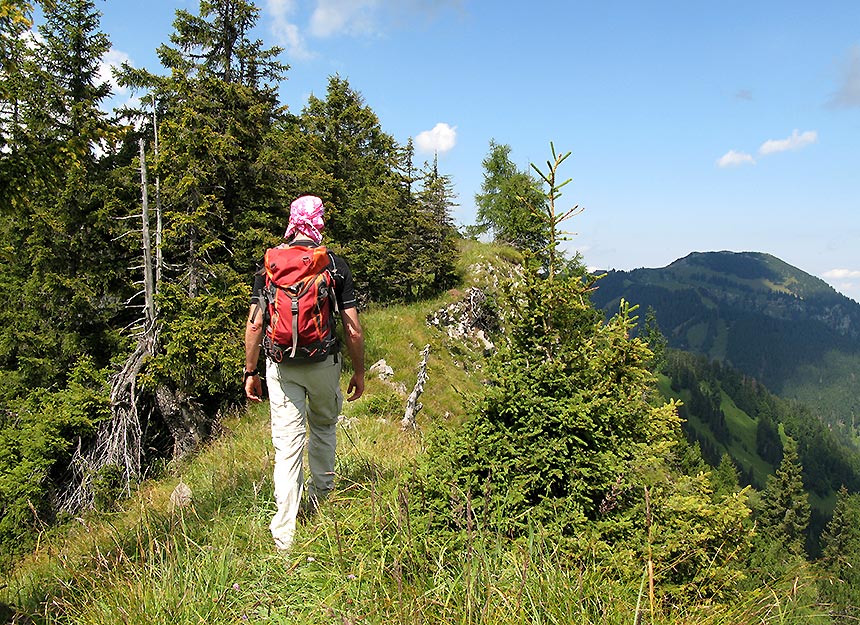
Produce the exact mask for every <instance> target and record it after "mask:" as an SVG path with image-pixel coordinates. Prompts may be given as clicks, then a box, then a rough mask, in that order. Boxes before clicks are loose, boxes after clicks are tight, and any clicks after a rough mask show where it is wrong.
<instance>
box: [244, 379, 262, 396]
mask: <svg viewBox="0 0 860 625" xmlns="http://www.w3.org/2000/svg"><path fill="white" fill-rule="evenodd" d="M262 394H263V385H262V383H261V382H260V376H259V375H252V376H250V377H248V378H247V379H246V380H245V397H247V398H248V399H250V400H251V401H255V402H256V401H263V400H262V399H261V398H260V395H262Z"/></svg>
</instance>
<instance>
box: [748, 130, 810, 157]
mask: <svg viewBox="0 0 860 625" xmlns="http://www.w3.org/2000/svg"><path fill="white" fill-rule="evenodd" d="M817 141H818V133H817V132H816V131H814V130H807V131H806V132H804V133H800V132H798V131H797V130H795V131H794V132H792V133H791V136H790V137H788V138H787V139H768V140H767V141H765V142H764V143H762V144H761V147H760V148H759V149H758V153H759V154H762V155H767V154H776V153H777V152H787V151H789V150H799V149H800V148H804V147H806V146H807V145H811V144H813V143H816V142H817Z"/></svg>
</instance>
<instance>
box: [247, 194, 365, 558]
mask: <svg viewBox="0 0 860 625" xmlns="http://www.w3.org/2000/svg"><path fill="white" fill-rule="evenodd" d="M324 227H325V222H324V219H323V203H322V200H321V199H320V198H318V197H315V196H311V195H305V196H302V197H299V198H297V199H296V200H295V201H293V202H292V204H291V205H290V221H289V225H288V227H287V231H286V233H285V234H284V239H286V241H285V242H284V243H283V244H282V245H280V246H279V247H278V248H274V249H275V250H289V251H287V252H274V251H273V250H268V251H267V253H266V261H265V263H264V264H265V267H264V269H265V270H264V271H258V272H257V273H256V274H255V279H254V289H253V293H252V296H251V309H250V312H249V314H248V320H247V323H246V326H245V370H244V378H245V380H244V382H245V396H246V397H247V398H248V400H250V401H252V402H259V401H261V400H262V382H261V379H260V375H259V372H258V371H257V363H258V362H259V357H260V350H261V348H263V349H264V350H265V351H266V386H267V388H268V392H269V403H270V411H271V427H272V444H273V447H274V450H275V466H274V473H273V481H274V485H275V502H276V504H277V511H276V512H275V515H274V516H273V517H272V520H271V523H270V525H269V529H270V530H271V532H272V537H273V538H274V541H275V545H276V546H277V548H278V549H279V550H282V551H286V550H289V549H290V547H291V546H292V544H293V539H294V536H295V532H296V517H297V515H298V512H299V506H300V504H301V500H302V493H303V490H304V482H305V479H304V470H303V456H304V449H305V442H306V441H307V450H308V466H309V468H310V471H311V478H312V479H311V487H310V493H309V500H310V503H311V505H312V506H316V505H318V504H319V502H321V501H323V500H325V498H326V497H327V496H328V494H329V492H330V491H331V490H332V488H333V486H334V463H335V449H336V445H337V441H336V428H337V420H338V416H339V415H340V410H341V407H342V405H343V395H342V393H341V390H340V371H341V361H342V357H341V355H340V354H339V351H340V345H339V341H338V340H337V338H336V337H335V336H332V338H331V340H329V341H324V342H323V343H322V344H323V345H324V346H323V347H321V348H320V349H314V350H312V357H310V356H308V354H310V353H311V350H305V352H307V353H306V354H304V357H303V354H302V352H301V350H300V349H297V344H296V342H295V341H294V342H293V345H292V349H290V347H291V346H289V345H287V346H286V348H283V347H281V346H278V345H276V344H274V343H273V341H272V339H271V337H272V335H273V329H272V323H273V319H272V318H270V315H269V314H267V311H268V310H269V303H268V302H269V301H271V300H272V299H273V297H274V295H273V294H274V293H276V289H275V288H274V287H272V286H271V282H272V278H271V276H272V275H273V273H275V271H276V270H277V269H276V267H275V265H276V264H277V263H280V264H287V260H284V262H282V263H281V261H280V260H279V261H274V260H271V258H276V257H277V258H279V259H280V258H284V259H289V258H291V257H293V256H294V255H295V254H298V255H300V256H299V257H298V258H299V259H300V260H299V266H300V265H301V262H302V261H304V263H305V264H308V263H309V260H308V259H309V258H311V257H313V258H317V257H318V256H320V254H322V253H323V252H324V253H325V255H326V256H327V257H328V260H329V261H330V262H329V266H328V269H327V271H329V273H330V275H331V278H332V279H333V282H334V294H335V301H336V304H337V306H336V310H337V311H339V316H340V318H341V322H342V323H343V328H344V332H343V335H344V341H345V342H346V350H347V354H348V355H349V359H350V361H351V363H352V368H353V375H352V377H351V378H350V380H349V383H348V385H347V400H348V401H354V400H356V399H358V398H359V397H361V395H362V393H364V334H363V332H362V328H361V323H360V322H359V318H358V310H357V308H356V298H355V287H354V285H353V280H352V272H351V270H350V268H349V265H348V264H347V263H346V261H345V260H344V259H343V258H341V257H340V256H338V255H336V254H333V253H331V252H328V251H327V250H325V248H323V247H322V236H323V230H324ZM315 251H316V252H317V253H316V254H314V252H315ZM276 254H277V256H276ZM270 257H271V258H270ZM323 262H325V259H323ZM267 275H269V278H268V279H267ZM267 293H268V295H267ZM267 298H268V299H267ZM294 301H295V300H294ZM332 304H334V302H332ZM331 308H334V306H332V307H331ZM293 310H297V308H296V307H295V304H294V308H293ZM329 314H332V315H334V314H335V313H334V312H333V311H332V312H331V313H329ZM294 317H295V313H294ZM331 322H332V323H333V320H331ZM317 325H319V324H317ZM295 328H296V325H295V322H293V332H294V334H298V332H296V331H295Z"/></svg>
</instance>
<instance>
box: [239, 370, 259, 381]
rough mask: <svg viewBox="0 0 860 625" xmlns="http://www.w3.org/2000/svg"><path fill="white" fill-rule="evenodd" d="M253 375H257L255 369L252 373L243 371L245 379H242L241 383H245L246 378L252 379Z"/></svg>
mask: <svg viewBox="0 0 860 625" xmlns="http://www.w3.org/2000/svg"><path fill="white" fill-rule="evenodd" d="M255 375H258V374H257V370H256V369H254V370H253V371H248V370H245V377H244V379H243V382H247V381H248V378H253V377H254V376H255Z"/></svg>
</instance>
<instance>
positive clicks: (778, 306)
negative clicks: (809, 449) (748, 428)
mask: <svg viewBox="0 0 860 625" xmlns="http://www.w3.org/2000/svg"><path fill="white" fill-rule="evenodd" d="M598 285H599V288H598V289H597V290H596V291H595V293H594V294H593V301H594V302H595V304H596V305H597V306H598V307H600V308H602V309H604V310H605V311H607V312H610V313H611V312H613V311H615V310H616V309H617V307H618V302H619V300H620V299H621V298H624V299H625V300H627V301H629V302H631V303H634V304H639V305H640V306H641V311H642V312H643V313H644V311H646V310H647V309H648V308H653V310H654V312H655V315H656V320H657V323H658V325H659V328H660V330H661V332H662V333H663V334H664V335H665V336H666V337H667V339H668V341H669V345H670V346H671V347H674V348H677V349H681V350H687V351H691V352H695V353H699V354H704V355H706V356H708V357H709V358H712V359H716V360H720V361H723V362H726V363H727V364H730V365H731V366H732V367H734V368H736V369H738V370H739V371H741V372H743V373H745V374H747V375H749V376H752V377H755V378H756V379H757V380H759V381H760V382H762V383H764V384H765V385H766V386H767V387H768V388H769V389H770V390H772V391H773V392H775V393H777V394H779V395H780V396H783V397H787V398H796V399H799V400H801V401H803V402H804V403H807V404H809V405H810V406H812V407H813V408H814V410H815V412H816V414H817V415H818V416H820V417H821V418H823V419H825V420H826V421H827V422H828V423H830V424H831V425H833V427H835V428H838V429H841V430H843V431H844V434H845V435H846V436H849V437H852V438H853V437H854V436H855V435H856V433H855V427H856V417H857V415H858V414H860V381H858V379H857V377H856V373H855V372H856V371H857V370H858V368H860V304H858V303H857V302H854V301H853V300H851V299H849V298H847V297H845V296H843V295H841V294H839V293H838V292H836V291H835V290H834V289H833V288H831V287H830V286H828V285H827V284H826V283H824V282H823V281H822V280H820V279H818V278H815V277H813V276H811V275H809V274H807V273H805V272H803V271H801V270H800V269H797V268H795V267H792V266H791V265H788V264H787V263H785V262H783V261H781V260H779V259H778V258H775V257H774V256H771V255H769V254H764V253H758V252H742V253H733V252H708V253H692V254H690V255H688V256H686V257H684V258H681V259H679V260H677V261H675V262H673V263H671V264H670V265H668V266H667V267H663V268H659V269H635V270H633V271H609V272H607V273H606V275H605V277H603V278H602V279H601V280H600V281H599V282H598Z"/></svg>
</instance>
